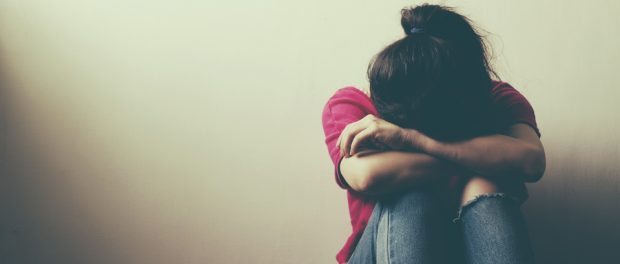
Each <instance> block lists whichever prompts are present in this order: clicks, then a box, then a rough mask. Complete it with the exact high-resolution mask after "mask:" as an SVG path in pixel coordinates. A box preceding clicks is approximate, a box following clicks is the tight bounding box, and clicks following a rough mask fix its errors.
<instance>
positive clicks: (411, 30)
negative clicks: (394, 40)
mask: <svg viewBox="0 0 620 264" xmlns="http://www.w3.org/2000/svg"><path fill="white" fill-rule="evenodd" d="M409 32H411V34H415V33H424V32H426V30H424V28H421V27H412V28H411V29H410V30H409Z"/></svg>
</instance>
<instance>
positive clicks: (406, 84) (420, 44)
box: [367, 4, 497, 140]
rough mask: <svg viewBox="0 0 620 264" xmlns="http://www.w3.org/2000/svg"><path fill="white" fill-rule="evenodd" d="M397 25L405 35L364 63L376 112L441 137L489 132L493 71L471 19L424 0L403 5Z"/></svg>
mask: <svg viewBox="0 0 620 264" xmlns="http://www.w3.org/2000/svg"><path fill="white" fill-rule="evenodd" d="M401 25H402V27H403V30H404V32H405V36H404V37H403V38H401V39H399V40H397V41H395V42H394V43H392V44H390V45H388V46H387V47H385V48H384V49H383V50H382V51H381V52H379V53H378V54H377V55H375V56H374V57H373V59H372V60H371V62H370V64H369V65H368V71H367V74H368V80H369V82H370V90H371V97H372V100H373V102H374V104H375V106H376V107H377V110H378V112H379V114H380V115H381V117H382V118H383V119H385V120H387V121H390V122H392V123H395V124H397V125H399V126H401V127H406V128H415V129H418V130H420V131H422V132H423V133H425V134H427V135H429V136H431V137H434V138H439V139H444V140H458V139H462V138H468V137H472V136H476V135H481V134H486V133H491V132H492V129H491V118H492V113H491V111H490V104H491V101H490V100H491V88H492V79H491V78H492V77H497V75H496V74H495V72H494V71H493V69H492V68H491V66H490V64H489V59H488V52H487V47H486V45H485V42H484V41H483V39H482V36H481V35H480V34H478V33H477V32H476V30H475V29H474V27H473V26H472V23H471V21H470V20H469V19H468V18H467V17H465V16H463V15H460V14H458V13H456V12H455V11H453V9H452V8H450V7H446V6H440V5H429V4H424V5H419V6H416V7H410V8H403V9H402V10H401ZM413 28H415V29H414V30H413V31H412V29H413ZM412 32H413V33H412Z"/></svg>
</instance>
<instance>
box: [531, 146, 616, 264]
mask: <svg viewBox="0 0 620 264" xmlns="http://www.w3.org/2000/svg"><path fill="white" fill-rule="evenodd" d="M546 146H547V153H548V157H547V162H548V169H547V174H546V175H545V176H544V177H543V179H542V180H541V181H540V182H538V183H535V184H531V185H528V189H529V191H530V195H531V197H530V200H529V201H527V202H526V203H525V204H524V205H523V210H524V213H525V215H526V217H527V221H528V224H529V227H530V236H531V238H532V241H533V246H534V251H535V253H536V257H537V260H538V262H539V263H571V264H573V263H574V264H578V263H605V264H607V263H609V264H611V263H620V254H618V246H620V228H618V223H620V210H619V209H618V208H620V206H619V205H618V202H619V198H620V196H619V193H620V192H619V191H620V188H619V187H620V183H619V182H620V180H619V179H618V178H617V177H618V171H620V168H618V164H617V163H616V164H601V166H596V165H595V164H596V163H598V162H590V161H587V160H586V161H584V157H580V155H576V154H574V153H572V154H571V153H566V148H563V150H564V153H559V152H554V151H553V150H554V149H556V148H558V147H554V146H550V145H549V144H546ZM576 153H578V152H576ZM554 154H557V156H561V158H559V159H556V158H555V157H556V155H554ZM562 154H563V155H562ZM615 156H616V157H617V155H615ZM603 163H604V162H603ZM558 164H567V165H568V166H563V167H562V166H559V165H558ZM567 179H579V181H578V182H567Z"/></svg>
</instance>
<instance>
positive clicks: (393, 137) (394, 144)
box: [337, 114, 409, 156]
mask: <svg viewBox="0 0 620 264" xmlns="http://www.w3.org/2000/svg"><path fill="white" fill-rule="evenodd" d="M408 136H409V134H408V131H405V129H403V128H401V127H399V126H397V125H394V124H392V123H390V122H388V121H385V120H383V119H381V118H378V117H376V116H374V115H372V114H368V115H366V116H365V117H364V118H362V119H360V120H358V121H356V122H353V123H351V124H349V125H347V126H346V127H345V128H344V130H343V131H342V133H341V134H340V137H339V138H338V141H337V142H338V143H337V144H338V147H339V148H340V154H341V156H344V155H346V156H352V155H354V154H355V153H357V152H358V151H360V149H361V148H364V147H366V148H368V147H369V146H370V148H378V149H383V150H385V149H393V150H401V149H404V148H406V147H408V146H409V144H408V143H409V140H408Z"/></svg>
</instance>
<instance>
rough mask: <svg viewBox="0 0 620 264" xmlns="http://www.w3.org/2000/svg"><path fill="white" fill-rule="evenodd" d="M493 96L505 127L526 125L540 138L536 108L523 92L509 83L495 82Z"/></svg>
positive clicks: (497, 111)
mask: <svg viewBox="0 0 620 264" xmlns="http://www.w3.org/2000/svg"><path fill="white" fill-rule="evenodd" d="M491 94H492V103H493V107H494V109H495V111H496V114H497V115H499V117H500V118H501V119H502V123H504V124H505V125H511V124H515V123H526V124H528V125H530V126H531V127H532V128H533V129H534V130H535V131H536V134H538V136H539V137H540V130H539V129H538V126H537V123H536V115H535V113H534V108H533V107H532V105H531V104H530V102H529V101H528V100H527V98H525V96H524V95H523V94H522V93H521V92H519V91H518V90H517V89H515V88H514V87H513V86H512V85H510V84H509V83H507V82H503V81H493V88H492V89H491Z"/></svg>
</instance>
